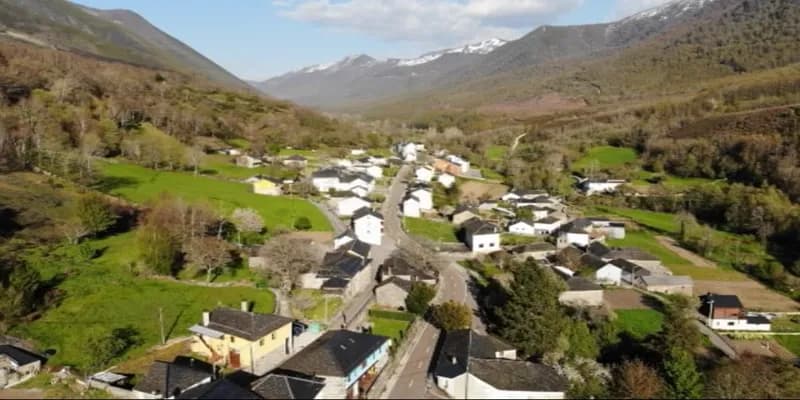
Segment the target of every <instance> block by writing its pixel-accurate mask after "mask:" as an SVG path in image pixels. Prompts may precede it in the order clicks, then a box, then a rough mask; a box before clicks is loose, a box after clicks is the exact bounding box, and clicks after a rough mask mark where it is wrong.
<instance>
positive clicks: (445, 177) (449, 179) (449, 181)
mask: <svg viewBox="0 0 800 400" xmlns="http://www.w3.org/2000/svg"><path fill="white" fill-rule="evenodd" d="M436 181H437V182H439V183H440V184H441V185H442V186H444V187H445V188H447V189H450V188H451V187H453V185H454V184H455V183H456V177H455V176H453V175H450V174H448V173H446V172H445V173H443V174H441V175H439V177H438V178H436Z"/></svg>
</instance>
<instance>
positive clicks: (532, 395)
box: [436, 374, 564, 399]
mask: <svg viewBox="0 0 800 400" xmlns="http://www.w3.org/2000/svg"><path fill="white" fill-rule="evenodd" d="M436 385H437V386H438V387H439V388H440V389H442V390H443V391H445V393H447V394H448V395H449V396H450V397H451V398H454V399H466V398H470V399H563V398H564V392H532V391H512V390H500V389H497V388H495V387H494V386H492V385H490V384H488V383H486V382H484V381H483V380H481V379H479V378H477V377H475V376H474V375H472V374H463V375H460V376H457V377H455V378H453V379H448V378H444V377H436Z"/></svg>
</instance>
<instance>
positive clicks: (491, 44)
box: [397, 38, 508, 67]
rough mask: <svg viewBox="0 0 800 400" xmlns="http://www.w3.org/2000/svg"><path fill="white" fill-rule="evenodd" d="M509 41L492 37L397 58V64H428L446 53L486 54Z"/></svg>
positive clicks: (411, 65) (409, 65)
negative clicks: (464, 44) (460, 45)
mask: <svg viewBox="0 0 800 400" xmlns="http://www.w3.org/2000/svg"><path fill="white" fill-rule="evenodd" d="M506 43H508V41H507V40H503V39H498V38H492V39H488V40H484V41H482V42H478V43H473V44H468V45H466V46H464V47H458V48H454V49H446V50H439V51H434V52H431V53H426V54H423V55H421V56H419V57H417V58H411V59H407V60H397V65H399V66H401V67H413V66H416V65H421V64H426V63H429V62H431V61H434V60H437V59H439V58H440V57H442V56H443V55H445V54H480V55H486V54H489V53H491V52H492V51H494V50H495V49H497V48H498V47H500V46H502V45H504V44H506Z"/></svg>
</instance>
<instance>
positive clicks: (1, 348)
mask: <svg viewBox="0 0 800 400" xmlns="http://www.w3.org/2000/svg"><path fill="white" fill-rule="evenodd" d="M0 355H3V356H6V357H8V358H10V359H12V360H14V362H15V363H17V365H19V366H23V365H28V364H33V363H35V362H37V361H39V362H41V361H43V360H44V357H41V356H38V355H36V354H34V353H32V352H30V351H28V350H25V349H23V348H21V347H17V346H13V345H10V344H3V345H0Z"/></svg>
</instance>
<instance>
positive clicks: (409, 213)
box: [403, 196, 422, 218]
mask: <svg viewBox="0 0 800 400" xmlns="http://www.w3.org/2000/svg"><path fill="white" fill-rule="evenodd" d="M403 216H404V217H410V218H419V217H420V216H422V213H421V211H420V206H419V199H418V198H416V197H415V196H406V198H405V199H403Z"/></svg>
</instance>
